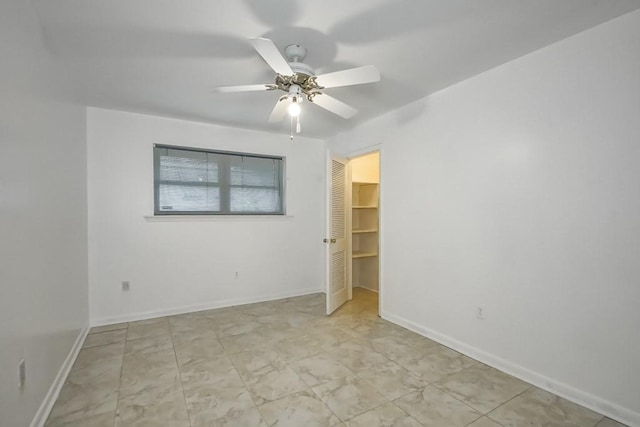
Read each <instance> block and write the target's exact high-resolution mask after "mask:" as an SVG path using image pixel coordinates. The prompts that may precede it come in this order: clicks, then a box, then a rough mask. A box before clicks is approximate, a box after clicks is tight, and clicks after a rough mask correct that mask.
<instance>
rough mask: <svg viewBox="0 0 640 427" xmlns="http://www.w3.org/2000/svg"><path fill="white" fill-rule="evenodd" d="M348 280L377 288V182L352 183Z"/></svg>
mask: <svg viewBox="0 0 640 427" xmlns="http://www.w3.org/2000/svg"><path fill="white" fill-rule="evenodd" d="M352 186H353V187H352V192H351V194H352V200H351V202H352V205H351V207H352V213H351V218H352V224H351V233H352V236H351V248H352V252H351V259H352V269H351V271H352V284H353V286H363V287H366V288H369V289H377V288H378V184H377V183H369V182H354V183H353V184H352Z"/></svg>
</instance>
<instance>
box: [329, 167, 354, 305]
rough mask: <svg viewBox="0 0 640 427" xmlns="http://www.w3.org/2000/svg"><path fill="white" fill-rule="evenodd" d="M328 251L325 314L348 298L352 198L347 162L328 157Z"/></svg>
mask: <svg viewBox="0 0 640 427" xmlns="http://www.w3.org/2000/svg"><path fill="white" fill-rule="evenodd" d="M328 158H329V165H328V169H329V170H328V172H329V185H328V190H329V191H328V192H329V194H328V203H327V206H328V208H329V213H328V227H327V228H328V232H327V236H328V237H327V238H326V239H325V243H326V245H327V247H328V250H327V314H331V313H333V312H334V311H335V310H336V309H337V308H338V307H340V306H341V305H342V304H344V303H345V302H346V301H347V299H348V297H349V280H348V278H349V276H350V275H349V271H348V266H349V262H348V261H349V259H348V258H349V256H348V255H349V252H348V248H349V240H348V236H350V235H351V230H350V228H351V221H350V215H349V213H350V212H351V197H350V195H349V193H348V186H347V184H348V182H349V177H348V168H347V159H343V158H339V157H336V156H333V155H331V156H329V157H328Z"/></svg>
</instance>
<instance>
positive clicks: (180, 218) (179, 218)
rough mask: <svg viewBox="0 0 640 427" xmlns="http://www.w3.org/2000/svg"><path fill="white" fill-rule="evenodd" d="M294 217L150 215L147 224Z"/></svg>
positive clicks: (283, 219) (268, 219) (285, 218)
mask: <svg viewBox="0 0 640 427" xmlns="http://www.w3.org/2000/svg"><path fill="white" fill-rule="evenodd" d="M292 218H293V215H148V216H145V217H144V219H145V220H146V221H147V222H192V221H285V220H289V219H292Z"/></svg>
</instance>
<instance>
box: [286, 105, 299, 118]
mask: <svg viewBox="0 0 640 427" xmlns="http://www.w3.org/2000/svg"><path fill="white" fill-rule="evenodd" d="M287 111H288V112H289V115H290V116H291V117H298V116H299V115H300V104H299V103H297V102H292V103H291V104H289V107H287Z"/></svg>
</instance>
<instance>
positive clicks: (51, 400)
mask: <svg viewBox="0 0 640 427" xmlns="http://www.w3.org/2000/svg"><path fill="white" fill-rule="evenodd" d="M89 330H90V327H89V325H86V326H85V327H84V328H83V329H82V330H81V331H80V333H79V334H78V337H77V338H76V341H75V342H74V343H73V346H72V347H71V349H70V350H69V354H67V357H66V358H65V359H64V362H63V363H62V365H61V366H60V370H59V371H58V374H57V375H56V377H55V379H54V380H53V382H52V383H51V387H49V391H48V392H47V394H46V396H45V397H44V400H43V401H42V404H41V405H40V407H39V408H38V412H36V415H35V416H34V417H33V420H32V421H31V424H29V426H30V427H44V424H45V422H46V421H47V418H48V417H49V414H50V413H51V410H52V409H53V405H54V404H55V403H56V400H57V399H58V396H59V395H60V390H62V386H63V385H64V383H65V381H66V380H67V377H68V376H69V373H70V372H71V368H72V367H73V364H74V363H75V361H76V359H77V358H78V354H79V353H80V350H82V345H83V344H84V340H85V339H86V338H87V335H88V334H89Z"/></svg>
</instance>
